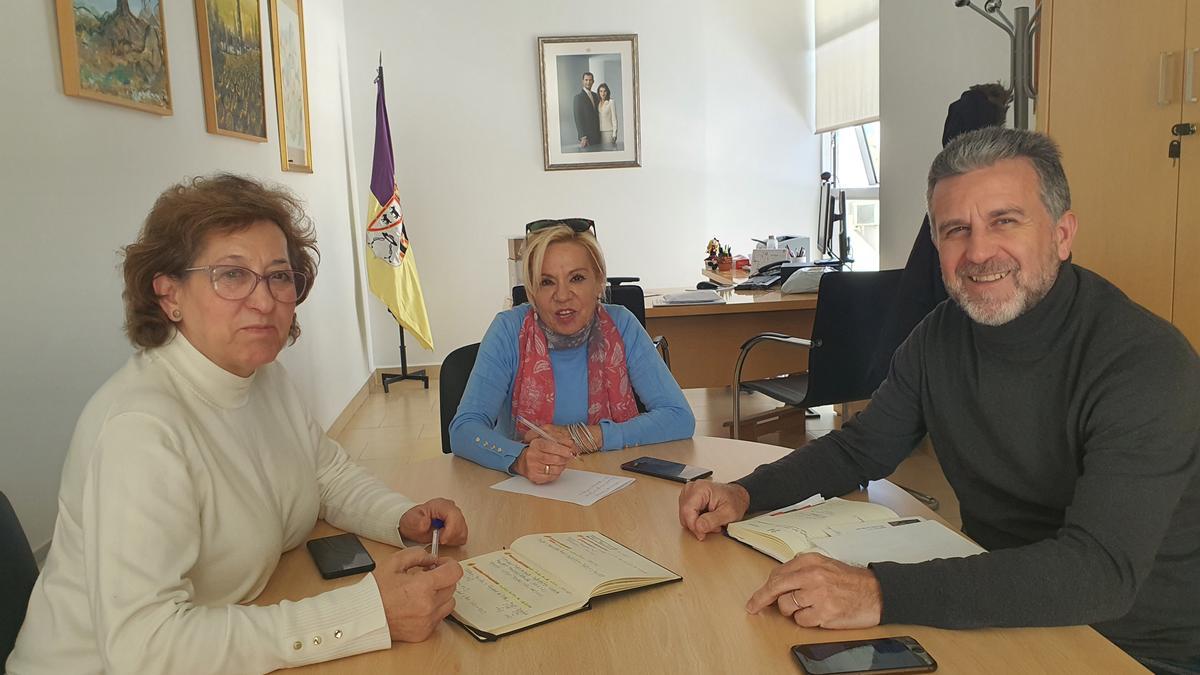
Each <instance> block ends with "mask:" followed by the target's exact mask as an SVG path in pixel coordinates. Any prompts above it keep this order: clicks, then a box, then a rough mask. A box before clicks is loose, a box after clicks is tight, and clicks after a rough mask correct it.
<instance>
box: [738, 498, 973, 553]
mask: <svg viewBox="0 0 1200 675" xmlns="http://www.w3.org/2000/svg"><path fill="white" fill-rule="evenodd" d="M726 532H727V534H728V535H729V536H730V537H733V538H734V539H737V540H738V541H740V542H742V543H744V544H747V545H749V546H751V547H753V548H755V549H758V550H759V551H762V552H763V553H766V554H767V555H769V556H771V557H772V558H774V559H776V560H778V561H780V562H787V561H789V560H791V559H792V558H794V557H796V555H797V554H798V553H805V552H809V551H814V552H817V553H823V554H825V555H827V556H829V557H830V558H835V559H837V560H841V561H842V562H844V563H847V564H850V565H858V566H860V567H865V566H866V565H868V564H870V563H873V562H884V561H891V562H900V563H915V562H924V561H926V560H933V559H935V558H962V557H965V556H969V555H975V554H976V553H984V552H985V550H984V549H983V548H981V547H979V546H977V545H976V544H974V543H972V542H971V541H970V540H968V539H967V538H965V537H963V536H962V535H960V534H958V533H956V532H954V531H953V530H951V529H950V528H948V527H946V526H945V525H942V524H941V523H939V522H937V521H933V520H925V519H924V518H920V517H906V518H901V517H900V516H898V515H897V514H896V512H895V511H893V510H891V509H889V508H887V507H886V506H880V505H879V504H871V503H868V502H855V501H848V500H845V499H840V498H837V497H834V498H833V499H828V500H822V499H821V498H820V497H819V496H818V497H814V498H812V499H807V500H805V501H803V502H800V503H798V504H793V505H791V506H788V507H785V508H782V509H778V510H776V511H771V512H770V513H764V514H763V515H761V516H756V517H754V518H750V519H747V520H742V521H739V522H736V523H731V524H730V525H729V526H728V527H727V528H726Z"/></svg>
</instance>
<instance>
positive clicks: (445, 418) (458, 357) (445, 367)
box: [438, 342, 479, 454]
mask: <svg viewBox="0 0 1200 675" xmlns="http://www.w3.org/2000/svg"><path fill="white" fill-rule="evenodd" d="M478 355H479V343H478V342H476V343H475V344H470V345H467V346H465V347H459V348H458V349H455V350H454V351H452V352H450V353H449V354H448V355H447V356H446V358H445V360H444V361H442V370H441V373H440V374H439V375H438V399H439V405H440V407H441V416H442V420H441V421H442V452H444V453H446V454H450V421H451V420H453V419H454V415H455V414H456V413H458V403H459V401H461V400H462V397H463V392H464V391H466V389H467V380H468V379H469V378H470V377H471V370H472V369H474V368H475V357H476V356H478Z"/></svg>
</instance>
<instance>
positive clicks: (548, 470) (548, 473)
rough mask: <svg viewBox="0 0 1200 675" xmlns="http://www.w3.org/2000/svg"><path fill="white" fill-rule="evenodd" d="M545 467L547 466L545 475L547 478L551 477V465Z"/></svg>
mask: <svg viewBox="0 0 1200 675" xmlns="http://www.w3.org/2000/svg"><path fill="white" fill-rule="evenodd" d="M545 466H546V470H545V471H544V472H543V473H545V474H546V475H547V476H549V475H550V465H549V464H546V465H545Z"/></svg>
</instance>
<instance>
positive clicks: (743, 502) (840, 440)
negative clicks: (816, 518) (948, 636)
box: [679, 127, 1200, 673]
mask: <svg viewBox="0 0 1200 675" xmlns="http://www.w3.org/2000/svg"><path fill="white" fill-rule="evenodd" d="M927 202H928V207H929V215H930V223H931V225H932V230H931V231H932V236H933V238H934V242H935V244H936V246H937V249H938V255H939V257H940V259H941V272H942V278H943V280H944V281H945V284H946V289H947V291H948V292H949V295H950V298H951V299H950V300H947V301H945V302H943V303H942V304H940V305H938V307H937V308H935V309H934V310H933V312H931V313H930V314H929V316H927V317H926V318H925V319H924V320H923V321H922V322H921V323H920V324H919V325H918V326H917V327H916V328H915V329H914V330H913V332H912V334H911V335H910V336H909V337H908V339H907V340H906V341H905V342H904V343H903V344H902V345H901V346H900V348H899V349H898V350H897V352H896V355H895V357H894V358H893V360H892V365H891V368H890V370H889V372H888V377H887V379H886V380H885V381H884V382H883V384H881V385H880V387H879V389H878V390H877V391H876V392H875V394H874V396H873V397H872V398H871V402H870V404H869V405H868V406H867V408H866V410H864V411H863V412H862V413H861V414H860V415H859V416H858V417H857V418H855V419H854V420H852V421H849V422H847V423H846V424H845V425H844V426H843V427H842V429H841V430H839V431H834V432H832V433H830V434H828V435H827V436H824V437H822V438H820V439H818V440H816V441H813V442H812V443H810V444H808V445H807V446H805V447H803V448H800V449H799V450H796V451H794V452H792V453H791V454H789V455H788V456H786V457H784V458H782V459H780V460H778V461H776V462H774V463H772V464H766V465H763V466H760V467H759V468H758V469H756V470H755V471H754V472H753V473H751V474H750V475H749V476H746V477H744V478H741V479H739V480H737V481H734V482H733V483H730V484H722V483H708V482H696V483H690V484H688V486H687V487H686V488H685V489H684V490H683V492H682V493H681V494H680V498H679V519H680V523H681V524H682V525H683V526H684V527H685V528H687V529H688V530H690V531H691V532H692V533H693V534H694V535H695V536H696V537H697V538H699V539H704V538H705V535H707V534H710V533H713V532H718V531H720V528H721V527H722V526H723V525H725V524H727V523H730V522H733V521H735V520H739V519H741V518H743V517H744V516H745V515H746V513H747V512H749V511H762V510H768V509H774V508H777V507H780V506H786V505H788V504H792V503H794V502H797V501H800V500H801V499H804V498H806V497H809V496H810V495H813V494H817V493H821V494H823V495H826V496H834V495H840V494H844V493H846V492H850V491H852V490H854V489H856V488H858V487H860V486H863V485H865V484H866V483H867V482H868V481H871V480H876V479H879V478H883V477H885V476H887V475H889V474H890V473H891V472H892V471H893V470H894V469H895V468H896V466H897V465H898V464H899V463H900V461H901V460H903V459H904V458H905V457H906V456H907V455H908V454H909V453H910V452H911V451H912V449H913V447H915V446H916V444H917V443H918V442H919V441H920V440H921V438H922V437H923V436H924V435H925V433H927V432H928V433H929V434H930V437H931V439H932V442H933V446H934V448H935V450H936V452H937V455H938V459H939V461H940V462H941V465H942V468H943V470H944V472H945V474H946V478H947V480H948V481H949V482H950V485H951V486H952V487H953V488H954V492H955V494H956V495H957V497H958V500H959V503H960V507H961V512H962V520H963V530H964V531H965V532H966V534H967V535H969V536H970V537H972V538H973V539H974V540H975V541H977V542H978V543H979V544H981V545H982V546H984V547H985V548H986V549H988V551H989V552H988V553H983V554H980V555H975V556H971V557H967V558H955V559H942V560H932V561H929V562H924V563H919V564H897V563H876V564H873V565H871V566H870V567H869V568H867V569H863V568H856V567H850V566H848V565H844V564H842V563H840V562H837V561H835V560H831V559H829V558H826V557H824V556H821V555H819V554H802V555H800V556H797V557H796V558H795V559H794V560H792V561H791V562H789V563H786V564H784V565H781V566H779V567H777V568H776V569H775V570H774V571H773V572H772V573H771V575H770V577H769V578H768V579H767V581H766V583H764V584H763V586H762V587H761V588H759V589H758V590H757V591H756V592H755V593H754V595H753V596H752V597H751V598H750V600H749V602H748V604H747V607H746V608H747V610H748V611H750V612H752V613H757V612H759V611H761V610H762V609H764V608H766V607H767V606H769V605H772V604H773V605H775V606H776V608H777V609H778V610H779V611H780V612H781V613H783V614H784V615H786V616H790V617H791V618H792V619H793V620H794V621H795V622H796V623H797V624H799V625H802V626H822V627H825V628H861V627H867V626H874V625H876V624H880V623H908V624H923V625H930V626H939V627H943V628H975V627H984V626H1059V625H1073V624H1091V625H1092V626H1093V627H1095V628H1096V630H1098V631H1099V632H1100V633H1101V634H1103V635H1105V636H1106V637H1108V638H1109V639H1110V640H1112V641H1113V642H1115V643H1116V644H1117V645H1118V646H1120V647H1121V648H1122V649H1124V650H1126V651H1127V652H1129V653H1130V654H1131V655H1133V656H1134V657H1135V658H1138V659H1139V660H1140V661H1142V663H1144V664H1145V665H1147V666H1148V667H1150V668H1151V669H1152V670H1155V671H1156V672H1159V673H1200V612H1197V611H1196V607H1198V606H1200V413H1198V412H1197V411H1200V358H1198V357H1197V355H1196V352H1195V351H1194V350H1193V349H1192V348H1191V346H1190V345H1189V344H1188V342H1187V340H1186V339H1185V338H1184V337H1183V336H1182V335H1181V334H1180V333H1179V332H1178V331H1177V330H1176V329H1175V328H1174V327H1173V326H1171V325H1170V324H1169V323H1167V322H1165V321H1163V320H1162V319H1159V318H1158V317H1156V316H1154V315H1152V314H1151V313H1150V312H1149V311H1147V310H1145V309H1144V308H1142V307H1140V306H1138V305H1136V304H1135V303H1133V302H1132V301H1131V300H1129V298H1127V297H1126V296H1125V295H1124V294H1123V293H1121V292H1120V291H1119V290H1118V289H1117V288H1116V287H1114V286H1113V285H1112V284H1110V283H1108V282H1107V281H1105V280H1104V279H1103V278H1101V277H1099V276H1097V275H1096V274H1094V273H1092V272H1089V271H1088V270H1086V269H1083V268H1082V267H1078V266H1076V265H1074V264H1072V263H1071V262H1070V254H1071V245H1072V242H1073V241H1074V237H1075V232H1076V220H1075V215H1074V214H1073V213H1072V212H1071V211H1070V206H1071V203H1070V191H1069V189H1068V186H1067V180H1066V176H1065V175H1064V173H1063V170H1062V164H1061V162H1060V159H1059V154H1058V149H1057V148H1056V147H1055V145H1054V143H1053V142H1052V141H1051V140H1050V139H1049V138H1047V137H1045V136H1043V135H1041V134H1036V133H1032V132H1028V131H1019V130H1013V129H1002V128H995V127H992V128H987V129H981V130H978V131H974V132H971V133H968V134H964V135H962V136H959V137H958V138H957V139H955V140H954V141H952V142H951V143H950V144H949V145H947V146H946V148H945V149H944V150H943V151H942V152H941V154H939V155H938V156H937V158H936V159H935V160H934V162H933V166H932V167H931V168H930V171H929V181H928V192H927Z"/></svg>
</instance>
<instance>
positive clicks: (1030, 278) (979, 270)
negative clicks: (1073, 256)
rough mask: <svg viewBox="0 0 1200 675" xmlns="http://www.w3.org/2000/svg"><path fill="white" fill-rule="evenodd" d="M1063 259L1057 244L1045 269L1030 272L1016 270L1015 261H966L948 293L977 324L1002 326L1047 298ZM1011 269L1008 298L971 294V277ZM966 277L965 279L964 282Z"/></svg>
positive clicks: (1045, 261)
mask: <svg viewBox="0 0 1200 675" xmlns="http://www.w3.org/2000/svg"><path fill="white" fill-rule="evenodd" d="M1058 267H1059V259H1058V253H1057V246H1050V247H1048V248H1047V249H1046V255H1045V256H1044V259H1043V260H1042V265H1041V269H1038V270H1030V271H1028V272H1027V271H1026V270H1025V269H1024V268H1017V269H1013V268H1012V264H1011V263H1000V262H996V261H990V260H989V261H988V262H985V263H981V264H978V265H973V264H964V265H962V266H961V267H959V268H958V269H957V270H955V273H954V275H953V276H952V277H950V278H949V279H943V281H945V282H946V292H947V293H949V294H950V297H951V298H953V299H954V301H955V302H957V303H958V306H959V307H962V309H963V311H964V312H966V313H967V316H969V317H971V320H972V321H974V322H976V323H981V324H983V325H985V326H1000V325H1003V324H1006V323H1008V322H1009V321H1012V320H1013V319H1015V318H1017V317H1018V316H1021V315H1022V314H1024V313H1025V312H1028V311H1029V310H1030V309H1032V308H1033V307H1034V305H1036V304H1038V303H1039V302H1041V301H1042V298H1044V297H1046V294H1047V293H1049V292H1050V288H1051V287H1052V286H1054V281H1055V279H1057V278H1058ZM1006 270H1011V271H1010V272H1009V274H1011V275H1012V280H1013V288H1014V290H1013V293H1012V294H1011V295H1009V296H1007V297H1005V298H991V297H987V296H986V295H983V296H981V297H971V296H970V295H969V294H968V293H967V290H966V284H968V283H971V282H970V280H968V279H967V277H972V276H975V277H978V276H986V275H988V274H997V273H1002V272H1004V271H1006ZM964 280H965V281H964Z"/></svg>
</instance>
